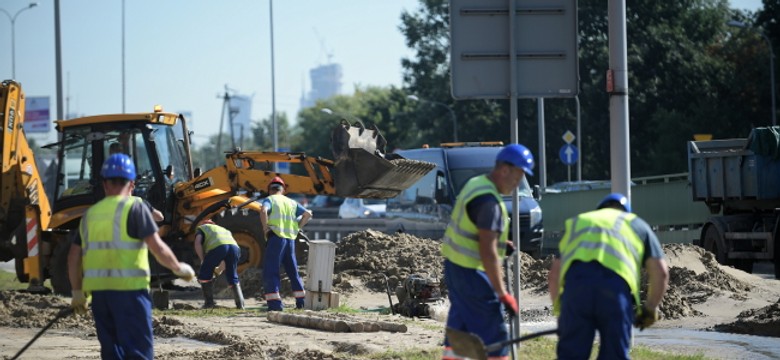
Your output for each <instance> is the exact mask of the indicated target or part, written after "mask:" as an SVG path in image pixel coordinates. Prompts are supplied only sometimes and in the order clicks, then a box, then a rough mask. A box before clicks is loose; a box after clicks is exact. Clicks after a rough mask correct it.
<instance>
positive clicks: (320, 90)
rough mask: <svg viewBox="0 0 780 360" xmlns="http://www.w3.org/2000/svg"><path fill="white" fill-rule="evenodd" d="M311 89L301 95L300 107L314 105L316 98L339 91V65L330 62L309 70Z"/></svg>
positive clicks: (324, 97) (326, 96)
mask: <svg viewBox="0 0 780 360" xmlns="http://www.w3.org/2000/svg"><path fill="white" fill-rule="evenodd" d="M309 77H310V78H311V90H310V91H309V93H308V94H307V95H303V96H301V108H307V107H311V106H314V104H315V103H316V102H317V100H321V99H327V98H329V97H331V96H334V95H338V94H340V93H341V65H339V64H336V63H330V64H327V65H321V66H318V67H316V68H314V69H311V70H309Z"/></svg>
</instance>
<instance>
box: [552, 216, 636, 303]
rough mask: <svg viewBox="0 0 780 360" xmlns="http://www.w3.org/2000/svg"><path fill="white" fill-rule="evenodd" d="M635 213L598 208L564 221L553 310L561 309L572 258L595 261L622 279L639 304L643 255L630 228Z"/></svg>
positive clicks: (574, 259) (572, 261)
mask: <svg viewBox="0 0 780 360" xmlns="http://www.w3.org/2000/svg"><path fill="white" fill-rule="evenodd" d="M634 219H636V215H635V214H632V213H628V212H623V211H620V210H615V209H610V208H607V209H601V210H596V211H591V212H588V213H584V214H581V215H579V216H577V217H574V218H572V219H568V220H566V233H565V234H564V236H563V238H562V239H561V242H560V245H559V250H560V252H561V272H560V277H559V279H558V284H559V286H558V298H557V299H556V300H555V303H554V307H553V311H554V313H555V314H558V313H559V311H560V299H561V294H563V288H564V279H565V278H566V271H567V270H568V269H569V267H570V266H571V264H572V263H574V262H575V261H582V262H591V261H596V262H598V263H599V264H601V265H602V266H604V267H606V268H607V269H610V270H612V271H614V272H615V273H616V274H618V275H619V276H620V277H621V278H623V279H624V280H625V281H626V283H627V284H628V286H629V288H630V289H631V294H632V295H633V296H634V301H635V302H636V304H639V303H640V302H639V285H640V276H641V269H642V263H641V261H642V258H643V257H644V251H645V248H644V243H643V242H642V239H640V238H639V236H637V235H636V233H635V232H634V230H633V229H632V228H631V221H633V220H634Z"/></svg>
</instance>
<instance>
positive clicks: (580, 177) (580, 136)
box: [574, 95, 585, 181]
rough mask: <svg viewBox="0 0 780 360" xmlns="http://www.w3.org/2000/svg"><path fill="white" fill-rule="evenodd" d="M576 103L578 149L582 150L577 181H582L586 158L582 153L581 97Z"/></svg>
mask: <svg viewBox="0 0 780 360" xmlns="http://www.w3.org/2000/svg"><path fill="white" fill-rule="evenodd" d="M574 101H575V102H576V103H577V149H579V150H580V158H579V159H577V181H582V159H583V158H584V156H583V154H584V153H585V152H584V151H582V126H581V125H582V122H581V121H580V96H579V95H577V96H575V97H574Z"/></svg>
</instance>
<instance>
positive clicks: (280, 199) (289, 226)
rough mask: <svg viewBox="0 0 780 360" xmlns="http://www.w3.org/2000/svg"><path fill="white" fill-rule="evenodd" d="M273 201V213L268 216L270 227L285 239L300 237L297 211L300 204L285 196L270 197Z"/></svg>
mask: <svg viewBox="0 0 780 360" xmlns="http://www.w3.org/2000/svg"><path fill="white" fill-rule="evenodd" d="M268 200H270V201H271V213H270V214H268V227H269V228H271V230H273V232H274V233H275V234H276V235H279V236H280V237H283V238H285V239H295V238H296V237H298V219H297V217H296V216H295V210H297V209H298V203H296V202H295V200H292V199H290V198H288V197H286V196H284V195H280V194H276V195H271V196H269V197H268Z"/></svg>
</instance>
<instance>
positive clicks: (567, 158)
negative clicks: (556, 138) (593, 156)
mask: <svg viewBox="0 0 780 360" xmlns="http://www.w3.org/2000/svg"><path fill="white" fill-rule="evenodd" d="M575 138H576V136H574V134H572V132H571V131H569V130H566V133H564V134H563V141H564V142H566V144H564V145H563V146H562V147H561V150H560V151H559V152H558V156H560V158H561V161H562V162H563V163H564V164H565V165H566V166H567V174H568V181H571V166H572V165H574V164H576V163H577V160H578V158H579V156H580V155H579V150H578V149H577V147H576V146H574V145H572V144H571V143H572V141H574V139H575Z"/></svg>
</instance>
